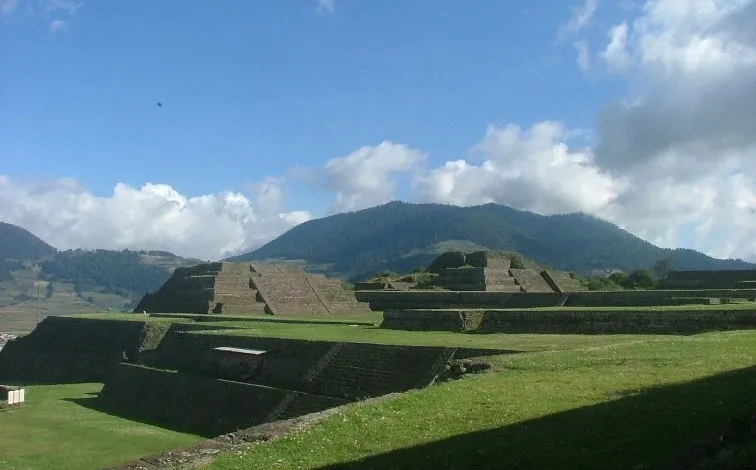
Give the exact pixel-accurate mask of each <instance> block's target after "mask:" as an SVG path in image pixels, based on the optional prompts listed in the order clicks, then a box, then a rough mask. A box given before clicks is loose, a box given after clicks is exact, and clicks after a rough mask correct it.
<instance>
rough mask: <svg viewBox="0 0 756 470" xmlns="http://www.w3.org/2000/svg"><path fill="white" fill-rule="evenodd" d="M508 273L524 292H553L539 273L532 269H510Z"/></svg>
mask: <svg viewBox="0 0 756 470" xmlns="http://www.w3.org/2000/svg"><path fill="white" fill-rule="evenodd" d="M509 273H510V274H511V275H512V277H514V278H515V280H517V283H518V284H519V285H520V286H521V287H522V288H523V291H525V292H554V289H552V288H551V286H549V284H548V283H547V282H546V280H545V279H544V278H543V277H542V276H541V273H539V272H538V271H535V270H533V269H510V270H509Z"/></svg>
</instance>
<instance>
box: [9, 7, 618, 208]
mask: <svg viewBox="0 0 756 470" xmlns="http://www.w3.org/2000/svg"><path fill="white" fill-rule="evenodd" d="M232 4H233V7H230V6H231V5H232ZM227 5H229V7H225V8H215V7H213V8H209V7H208V4H207V3H205V2H186V1H161V2H154V1H151V0H143V1H130V2H87V3H86V4H85V5H83V6H82V8H80V9H78V10H77V14H76V16H75V17H73V18H70V19H69V21H70V26H69V27H68V30H67V31H60V32H58V33H57V34H54V33H53V32H52V31H51V30H50V28H49V25H48V22H46V21H42V18H27V19H25V20H22V21H18V22H15V23H14V22H9V21H6V22H4V24H3V25H2V27H3V29H2V33H1V34H2V36H0V41H1V42H2V44H4V46H3V49H5V51H6V53H5V54H4V56H5V57H4V59H3V62H4V63H5V66H4V68H5V70H6V73H4V74H3V75H2V78H0V80H2V81H0V93H1V94H0V101H1V102H3V103H5V105H4V106H3V107H4V108H5V109H6V112H3V113H2V114H0V119H1V120H0V127H2V128H3V129H5V132H4V134H5V135H6V136H7V137H5V138H3V140H2V145H3V150H4V152H6V153H7V154H10V155H19V156H22V157H23V158H11V159H9V160H8V161H4V162H3V167H4V171H5V173H7V174H9V175H10V176H12V177H29V176H49V177H59V176H65V177H75V178H77V179H78V180H79V181H80V182H82V183H83V184H84V185H85V186H87V187H88V188H90V189H91V190H92V191H93V192H94V193H95V194H98V195H106V194H109V193H111V192H112V189H113V185H114V184H115V183H116V182H119V181H120V182H124V183H128V184H131V185H136V186H139V185H142V184H144V183H147V182H161V183H166V184H170V185H172V186H173V187H174V188H176V189H177V190H178V191H180V192H182V193H186V194H192V195H197V194H205V193H212V192H216V191H220V190H223V189H229V188H238V187H240V185H241V184H242V182H243V179H245V178H251V179H255V177H256V176H257V175H283V174H284V173H285V172H286V171H287V169H288V168H290V167H292V166H294V165H308V166H309V165H319V164H321V163H322V162H324V161H326V160H327V159H329V158H333V157H339V156H343V155H346V154H348V153H349V152H351V151H352V150H354V149H355V148H357V147H360V146H362V145H372V144H377V143H379V142H381V141H383V140H391V141H397V142H411V143H412V144H413V145H414V146H416V147H419V148H422V149H423V150H425V151H426V152H428V153H429V157H430V158H431V159H432V161H437V162H438V163H440V162H442V161H443V160H444V159H449V158H456V157H458V156H460V155H464V154H465V152H466V150H467V148H468V147H469V146H470V145H471V143H472V142H475V141H476V140H477V139H479V138H480V137H481V136H482V133H483V131H484V130H485V127H486V126H487V125H488V124H489V123H498V122H502V123H508V122H518V123H523V124H524V125H529V124H530V123H534V122H537V121H539V120H541V119H543V118H544V117H549V116H559V117H560V118H561V119H563V120H565V121H567V122H569V123H570V125H571V126H575V127H590V126H591V125H592V124H593V122H592V121H593V118H594V115H595V110H596V108H597V107H598V106H599V105H600V104H601V103H602V102H603V101H604V100H605V99H606V97H607V95H609V94H610V93H611V88H612V86H613V84H610V83H598V84H594V85H595V86H591V87H586V86H585V79H584V78H583V77H582V76H581V74H580V71H579V70H578V69H576V68H575V67H572V66H571V64H572V62H573V58H572V57H571V55H569V54H565V50H567V51H568V52H569V50H570V45H569V43H559V42H558V41H557V34H556V32H557V30H558V28H559V26H560V24H562V23H564V22H565V20H566V19H568V18H569V17H570V14H571V10H570V5H569V4H567V3H563V4H561V6H560V7H557V8H554V2H551V1H537V2H533V1H528V2H501V1H498V0H481V1H478V2H476V3H475V4H474V5H475V6H474V7H472V6H471V5H472V4H470V2H461V1H454V0H439V1H433V2H425V1H409V2H394V1H364V0H363V1H359V0H353V1H344V2H338V4H337V5H335V8H334V11H333V13H328V12H324V11H322V10H320V11H319V10H318V8H317V3H316V2H314V1H313V0H294V1H286V2H270V1H250V2H231V3H228V4H227ZM544 13H546V14H545V15H544ZM11 51H13V53H10V52H11ZM8 71H10V72H11V73H7V72H8ZM19 79H20V80H19ZM157 101H160V102H162V103H163V107H162V108H158V107H156V105H155V103H156V102H157ZM8 110H9V111H8ZM297 196H298V197H297ZM309 197H310V194H309V193H308V194H307V195H304V194H302V195H295V196H294V197H293V198H291V199H290V200H289V201H288V204H289V205H291V207H301V206H302V205H307V204H308V203H309ZM323 197H325V196H323ZM310 209H315V210H317V207H310Z"/></svg>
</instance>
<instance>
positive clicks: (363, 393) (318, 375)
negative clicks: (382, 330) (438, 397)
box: [304, 343, 456, 400]
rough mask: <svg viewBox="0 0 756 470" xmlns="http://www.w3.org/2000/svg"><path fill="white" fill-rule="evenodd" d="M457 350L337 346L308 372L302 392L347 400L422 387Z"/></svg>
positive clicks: (414, 347)
mask: <svg viewBox="0 0 756 470" xmlns="http://www.w3.org/2000/svg"><path fill="white" fill-rule="evenodd" d="M455 350H456V348H454V349H452V350H449V349H447V348H442V347H423V346H393V345H384V344H367V343H337V344H334V345H333V348H332V350H331V351H329V353H328V354H327V355H326V356H324V358H323V363H322V364H318V365H317V366H316V368H315V369H314V370H311V371H310V373H309V374H308V376H307V377H306V380H305V388H304V389H305V390H306V391H308V392H312V393H315V394H318V395H327V396H333V397H339V398H344V399H349V400H361V399H364V398H369V397H376V396H380V395H385V394H387V393H392V392H403V391H406V390H409V389H413V388H423V387H425V386H427V385H428V384H430V382H431V381H432V380H433V379H434V378H435V376H436V374H438V372H439V369H440V367H441V366H442V365H443V364H444V363H445V361H444V358H446V360H449V359H451V356H452V355H453V353H454V351H455Z"/></svg>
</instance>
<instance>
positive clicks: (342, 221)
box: [233, 202, 756, 280]
mask: <svg viewBox="0 0 756 470" xmlns="http://www.w3.org/2000/svg"><path fill="white" fill-rule="evenodd" d="M466 246H470V247H473V248H474V247H477V248H478V249H480V247H485V248H489V249H497V250H512V251H517V252H519V253H522V254H523V255H525V256H527V257H528V258H531V259H533V260H534V261H536V262H538V263H540V264H543V265H548V266H551V267H553V268H555V269H560V270H571V271H576V272H579V273H587V272H590V271H592V270H597V269H620V270H623V271H627V272H630V271H633V270H635V269H637V268H651V267H653V266H654V264H655V263H657V262H658V261H659V260H661V259H665V258H669V257H671V258H672V259H673V260H674V267H675V268H676V269H748V268H756V265H753V264H750V263H746V262H744V261H741V260H718V259H714V258H711V257H709V256H706V255H704V254H703V253H699V252H696V251H694V250H684V249H678V250H669V249H663V248H659V247H657V246H654V245H653V244H651V243H649V242H647V241H645V240H642V239H640V238H638V237H636V236H634V235H632V234H631V233H629V232H627V231H625V230H622V229H621V228H619V227H617V226H616V225H614V224H611V223H609V222H606V221H603V220H600V219H597V218H595V217H592V216H588V215H585V214H565V215H555V216H542V215H538V214H534V213H532V212H525V211H519V210H515V209H512V208H510V207H507V206H502V205H497V204H486V205H481V206H473V207H457V206H450V205H441V204H410V203H403V202H391V203H388V204H384V205H381V206H378V207H373V208H370V209H365V210H361V211H357V212H351V213H343V214H337V215H333V216H330V217H325V218H322V219H316V220H311V221H309V222H305V223H303V224H301V225H298V226H296V227H294V228H292V229H291V230H289V231H288V232H286V233H284V234H283V235H281V236H280V237H278V238H276V239H275V240H273V241H271V242H270V243H268V244H266V245H264V246H262V247H260V248H259V249H257V250H255V251H253V252H251V253H246V254H243V255H240V256H237V257H234V258H233V259H234V260H239V261H247V260H258V261H260V260H273V259H277V260H298V261H300V262H302V263H303V264H306V265H310V266H311V267H312V268H313V269H314V270H320V271H322V272H325V273H328V274H333V275H344V276H346V277H348V278H350V280H358V279H364V278H366V277H369V276H371V275H373V274H375V273H376V272H378V271H381V270H384V269H387V270H392V271H398V272H407V271H409V270H411V269H413V268H415V267H419V266H424V265H426V264H427V263H429V262H430V261H431V260H432V259H433V258H434V257H435V256H436V255H437V254H438V253H439V252H441V251H445V250H446V249H454V248H465V247H466Z"/></svg>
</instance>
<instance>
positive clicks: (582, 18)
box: [560, 0, 598, 34]
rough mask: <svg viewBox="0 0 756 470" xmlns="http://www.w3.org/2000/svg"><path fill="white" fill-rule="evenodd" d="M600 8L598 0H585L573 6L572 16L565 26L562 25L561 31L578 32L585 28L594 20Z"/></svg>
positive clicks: (562, 32)
mask: <svg viewBox="0 0 756 470" xmlns="http://www.w3.org/2000/svg"><path fill="white" fill-rule="evenodd" d="M597 8H598V0H585V2H584V3H583V4H582V5H580V6H579V7H573V8H572V18H570V21H569V22H567V24H565V25H564V26H562V28H561V31H560V33H561V34H565V33H572V34H574V33H578V32H580V31H581V30H583V29H585V28H586V27H587V26H588V25H589V24H590V23H591V21H592V20H593V16H594V15H595V14H596V9H597Z"/></svg>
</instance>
